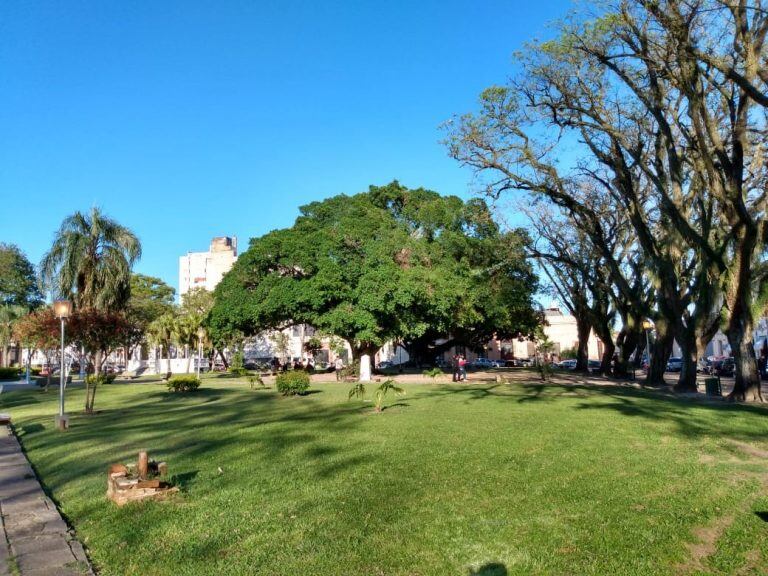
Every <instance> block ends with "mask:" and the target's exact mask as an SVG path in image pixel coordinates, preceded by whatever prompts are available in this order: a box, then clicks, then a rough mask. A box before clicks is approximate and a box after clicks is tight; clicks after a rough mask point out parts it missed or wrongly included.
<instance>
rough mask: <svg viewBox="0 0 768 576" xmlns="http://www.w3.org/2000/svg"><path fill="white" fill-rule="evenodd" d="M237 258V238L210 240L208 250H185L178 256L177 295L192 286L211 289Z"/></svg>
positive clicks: (184, 292)
mask: <svg viewBox="0 0 768 576" xmlns="http://www.w3.org/2000/svg"><path fill="white" fill-rule="evenodd" d="M235 260H237V238H236V237H234V236H233V237H230V236H220V237H218V238H214V239H213V240H211V247H210V248H209V249H208V252H187V255H186V256H182V257H180V258H179V295H184V294H186V293H187V292H189V290H190V289H192V288H205V289H206V290H213V289H214V288H216V285H217V284H218V283H219V282H220V281H221V279H222V277H223V276H224V274H226V273H227V272H229V270H230V269H231V268H232V265H233V264H234V263H235Z"/></svg>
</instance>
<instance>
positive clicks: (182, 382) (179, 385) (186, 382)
mask: <svg viewBox="0 0 768 576" xmlns="http://www.w3.org/2000/svg"><path fill="white" fill-rule="evenodd" d="M166 386H168V390H170V391H171V392H193V391H194V390H197V389H198V388H200V380H199V379H198V378H196V377H195V376H174V377H173V378H171V379H170V380H168V382H167V383H166Z"/></svg>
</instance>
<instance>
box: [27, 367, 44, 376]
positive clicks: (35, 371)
mask: <svg viewBox="0 0 768 576" xmlns="http://www.w3.org/2000/svg"><path fill="white" fill-rule="evenodd" d="M42 371H43V369H42V368H41V367H40V366H32V367H30V369H29V373H30V374H32V375H33V376H39V375H40V372H42Z"/></svg>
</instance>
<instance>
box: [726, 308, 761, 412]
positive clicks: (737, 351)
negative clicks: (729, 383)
mask: <svg viewBox="0 0 768 576" xmlns="http://www.w3.org/2000/svg"><path fill="white" fill-rule="evenodd" d="M728 343H729V344H730V345H731V353H732V354H733V361H734V363H735V365H736V375H735V376H736V381H735V383H734V386H733V390H732V391H731V393H730V394H729V395H728V399H729V400H733V401H736V402H763V400H764V399H763V393H762V390H761V382H760V374H759V373H758V371H757V359H756V358H755V349H754V347H753V346H752V327H751V322H750V321H749V320H747V319H742V321H741V322H734V321H733V318H732V321H731V327H730V329H729V330H728Z"/></svg>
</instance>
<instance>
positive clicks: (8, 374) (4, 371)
mask: <svg viewBox="0 0 768 576" xmlns="http://www.w3.org/2000/svg"><path fill="white" fill-rule="evenodd" d="M20 375H21V372H19V369H18V368H3V367H0V380H16V379H17V378H18V377H19V376H20Z"/></svg>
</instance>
